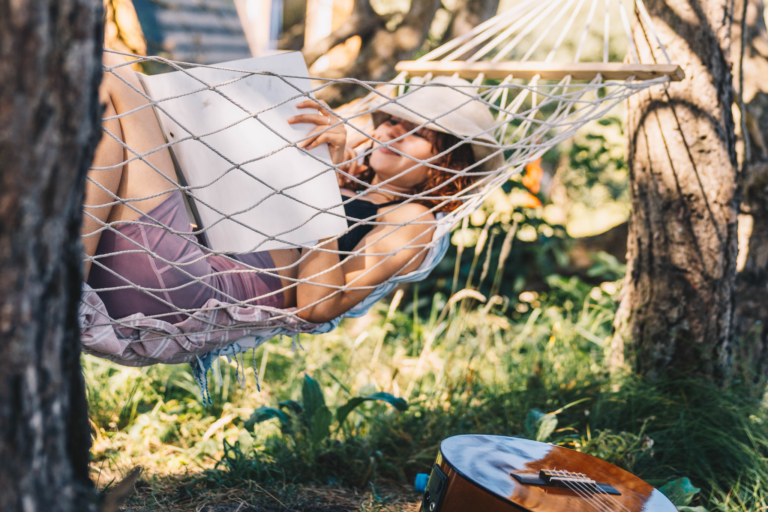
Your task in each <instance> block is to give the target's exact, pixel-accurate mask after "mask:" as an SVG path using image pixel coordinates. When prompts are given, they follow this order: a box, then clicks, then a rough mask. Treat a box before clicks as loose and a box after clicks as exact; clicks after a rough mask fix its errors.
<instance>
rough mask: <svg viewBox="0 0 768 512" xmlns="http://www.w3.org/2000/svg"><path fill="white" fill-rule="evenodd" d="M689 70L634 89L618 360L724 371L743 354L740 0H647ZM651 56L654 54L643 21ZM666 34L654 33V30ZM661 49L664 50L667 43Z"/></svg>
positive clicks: (642, 39) (645, 54)
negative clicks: (737, 345) (734, 43)
mask: <svg viewBox="0 0 768 512" xmlns="http://www.w3.org/2000/svg"><path fill="white" fill-rule="evenodd" d="M646 5H647V7H648V9H649V11H650V13H651V17H652V18H653V19H654V22H655V26H656V29H657V31H658V32H659V33H660V37H661V39H662V41H664V42H665V44H666V45H667V49H668V51H669V53H670V55H671V57H672V60H673V61H675V62H677V63H679V64H680V65H681V66H682V67H683V69H684V70H685V74H686V78H685V80H683V81H682V82H679V83H673V84H671V85H670V86H669V88H668V89H666V90H664V89H662V88H655V89H653V90H650V91H647V92H643V93H640V94H638V95H635V96H633V97H632V98H631V99H630V100H629V104H628V112H627V132H628V137H629V142H628V144H629V151H628V153H629V155H628V156H629V159H628V162H629V164H630V197H631V200H632V217H631V220H630V230H629V240H628V258H627V259H628V267H627V277H626V279H625V283H624V289H623V296H622V300H621V304H620V307H619V310H618V312H617V316H616V320H615V323H614V327H615V334H614V338H613V340H612V341H613V346H612V349H613V350H612V360H611V363H612V365H613V367H619V366H623V365H627V366H628V367H630V368H632V369H633V370H634V371H636V372H637V373H639V374H641V375H645V376H648V377H651V378H654V377H658V376H661V375H664V374H668V373H674V372H677V371H679V372H683V373H686V374H688V375H691V374H699V375H705V376H712V377H714V378H716V379H718V380H721V381H724V380H725V379H727V378H728V376H729V373H730V370H731V365H732V345H731V339H732V329H731V322H732V312H733V302H734V284H735V277H736V255H737V234H736V218H737V212H738V205H739V189H738V186H737V183H738V179H737V178H738V176H737V165H736V151H735V136H734V122H733V119H732V114H731V106H732V103H733V93H732V84H731V64H730V57H729V46H730V32H731V23H732V19H733V12H732V3H731V2H730V1H729V0H705V1H702V0H652V1H650V2H647V3H646ZM635 36H636V37H635V39H636V41H638V46H639V48H638V50H639V51H640V52H641V60H643V61H644V62H650V61H652V57H651V49H650V47H649V44H651V43H649V39H650V40H651V41H653V39H652V35H651V34H648V36H647V37H648V38H649V39H646V35H645V34H643V32H642V31H641V30H640V28H639V27H636V28H635ZM653 45H654V46H656V45H655V41H654V42H653ZM653 54H654V55H655V56H656V58H657V59H660V58H661V52H660V51H659V50H658V49H654V51H653Z"/></svg>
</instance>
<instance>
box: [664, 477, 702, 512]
mask: <svg viewBox="0 0 768 512" xmlns="http://www.w3.org/2000/svg"><path fill="white" fill-rule="evenodd" d="M659 490H660V491H661V492H662V493H664V495H665V496H666V497H667V498H669V501H671V502H672V504H673V505H674V506H676V507H678V509H679V508H680V507H684V506H686V505H688V504H689V503H690V502H691V501H692V500H693V497H694V496H696V494H698V492H699V491H701V489H698V488H696V487H694V486H693V484H692V483H691V481H690V480H689V479H688V477H683V478H678V479H677V480H672V481H671V482H668V483H666V484H664V485H663V486H662V487H660V488H659ZM697 512H698V511H697Z"/></svg>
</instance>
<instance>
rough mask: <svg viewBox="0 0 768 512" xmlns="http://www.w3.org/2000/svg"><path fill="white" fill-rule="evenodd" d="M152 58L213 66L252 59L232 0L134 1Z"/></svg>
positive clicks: (148, 51)
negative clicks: (161, 57) (154, 56)
mask: <svg viewBox="0 0 768 512" xmlns="http://www.w3.org/2000/svg"><path fill="white" fill-rule="evenodd" d="M133 4H134V6H135V8H136V14H137V15H138V19H139V22H140V23H141V28H142V30H143V31H144V36H145V37H146V41H147V53H148V54H149V55H162V56H164V57H168V58H170V59H173V60H180V61H184V62H194V63H199V64H214V63H217V62H226V61H230V60H237V59H245V58H248V57H250V56H251V49H250V46H249V44H248V40H247V39H246V35H245V33H244V31H243V27H242V25H241V24H240V18H239V17H238V13H237V9H236V8H235V4H234V1H233V0H196V1H195V2H190V1H185V0H163V1H162V2H160V1H158V0H133Z"/></svg>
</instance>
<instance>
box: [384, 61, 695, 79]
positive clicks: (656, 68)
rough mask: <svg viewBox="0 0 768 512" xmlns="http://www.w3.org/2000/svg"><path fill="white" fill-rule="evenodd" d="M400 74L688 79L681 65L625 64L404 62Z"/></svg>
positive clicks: (467, 76) (463, 76)
mask: <svg viewBox="0 0 768 512" xmlns="http://www.w3.org/2000/svg"><path fill="white" fill-rule="evenodd" d="M395 69H396V70H397V71H405V72H407V73H408V74H409V75H411V76H424V75H427V74H429V73H431V74H432V75H433V76H437V75H453V74H456V73H458V74H459V76H460V77H461V78H469V79H473V78H476V77H477V76H478V75H479V74H481V73H482V74H483V75H484V76H485V78H489V79H498V80H503V79H504V78H506V77H508V76H509V75H512V76H513V77H514V78H520V79H527V80H530V79H531V78H533V77H535V76H536V75H539V77H541V78H542V79H543V80H561V79H563V78H565V77H566V76H568V75H570V76H571V78H573V79H574V80H592V79H593V78H595V77H596V76H597V75H598V74H599V75H602V77H603V79H605V80H627V79H629V78H631V77H634V78H635V80H651V79H653V78H659V77H662V76H669V78H670V80H672V81H673V82H679V81H681V80H682V79H683V78H685V72H684V71H683V70H682V68H681V67H680V66H678V65H677V64H624V63H621V62H574V63H562V62H464V61H450V62H440V61H412V60H409V61H401V62H398V63H397V65H396V66H395Z"/></svg>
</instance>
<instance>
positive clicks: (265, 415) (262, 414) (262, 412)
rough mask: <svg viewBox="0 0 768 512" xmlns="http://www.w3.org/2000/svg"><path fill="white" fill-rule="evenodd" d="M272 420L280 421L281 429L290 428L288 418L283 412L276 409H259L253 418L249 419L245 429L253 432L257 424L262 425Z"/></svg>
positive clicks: (254, 412)
mask: <svg viewBox="0 0 768 512" xmlns="http://www.w3.org/2000/svg"><path fill="white" fill-rule="evenodd" d="M272 418H277V419H278V420H280V427H281V428H287V427H288V416H286V415H285V413H284V412H283V411H281V410H279V409H275V408H274V407H259V408H258V409H256V410H255V411H253V414H251V417H250V418H248V420H247V421H246V422H245V428H246V429H248V430H253V426H254V425H256V424H257V423H262V422H264V421H267V420H271V419H272Z"/></svg>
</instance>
